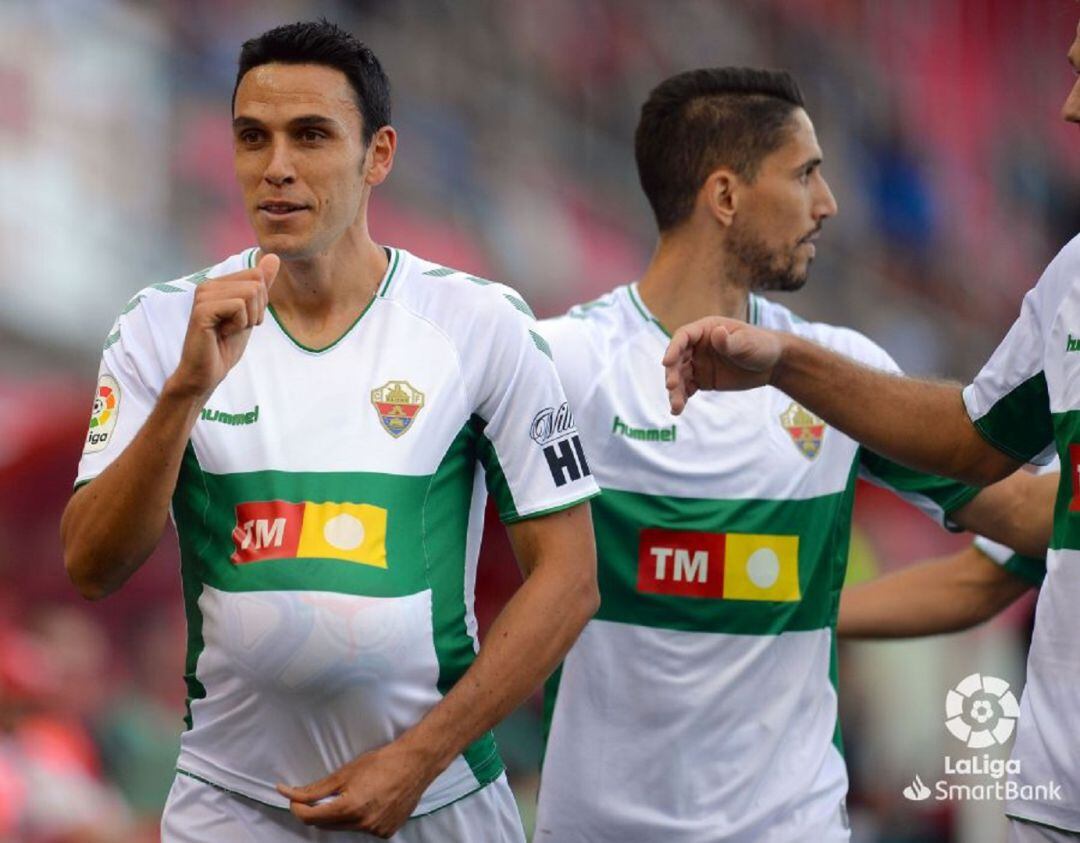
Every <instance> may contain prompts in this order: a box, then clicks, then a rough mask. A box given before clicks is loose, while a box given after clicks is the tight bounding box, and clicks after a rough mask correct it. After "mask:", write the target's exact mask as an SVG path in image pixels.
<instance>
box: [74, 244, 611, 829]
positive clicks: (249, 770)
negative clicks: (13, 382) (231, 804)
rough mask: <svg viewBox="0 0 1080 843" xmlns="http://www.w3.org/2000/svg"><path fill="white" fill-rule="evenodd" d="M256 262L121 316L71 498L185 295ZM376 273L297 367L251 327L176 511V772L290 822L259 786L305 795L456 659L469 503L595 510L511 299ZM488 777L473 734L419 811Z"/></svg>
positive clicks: (133, 419)
mask: <svg viewBox="0 0 1080 843" xmlns="http://www.w3.org/2000/svg"><path fill="white" fill-rule="evenodd" d="M254 252H255V250H253V249H249V250H248V251H246V252H244V253H242V254H240V255H236V256H234V257H231V258H229V259H228V260H226V261H225V262H223V263H221V264H218V265H217V266H215V267H213V268H212V269H210V270H208V271H204V272H201V273H198V274H197V275H195V276H191V277H189V278H185V279H183V280H180V281H174V282H170V283H167V284H159V285H156V286H154V287H149V288H147V289H145V290H143V291H142V292H141V293H139V294H138V295H137V296H136V297H135V299H133V300H132V302H131V304H129V305H128V307H127V308H126V309H125V311H124V313H123V314H122V315H121V316H120V318H119V320H118V321H117V325H116V326H115V328H114V330H113V331H112V333H111V334H110V335H109V338H108V339H107V341H106V344H105V350H104V354H103V360H102V364H101V371H100V381H99V385H98V392H97V396H96V399H95V406H94V414H93V418H92V420H91V428H90V432H89V433H88V435H87V443H86V450H85V453H84V456H83V459H82V462H81V463H80V466H79V477H78V479H79V482H83V481H87V480H90V479H92V478H93V477H95V476H96V475H97V474H99V473H100V472H101V471H102V470H103V469H104V468H105V467H106V466H107V465H108V464H109V463H110V462H111V461H112V460H114V459H116V457H117V456H118V455H119V454H120V453H121V452H122V451H123V450H124V448H125V446H126V445H127V444H128V443H129V442H130V441H131V440H132V438H133V437H134V436H135V434H136V433H137V431H138V430H139V428H140V426H141V425H142V424H143V422H144V421H145V420H146V418H147V416H148V415H149V413H150V411H151V409H152V408H153V407H154V404H155V402H156V400H157V397H158V395H159V393H160V391H161V388H162V385H163V384H164V382H165V379H166V377H167V376H168V375H170V374H171V373H172V372H173V371H174V370H175V368H176V366H177V364H178V362H179V359H180V351H181V347H182V343H183V339H184V334H185V331H186V328H187V323H188V318H189V314H190V311H191V306H192V300H193V291H194V290H195V287H196V286H197V285H198V284H199V283H201V282H202V281H203V280H205V279H206V278H213V277H215V276H219V275H223V274H226V273H230V272H235V271H237V270H239V269H241V268H243V267H246V266H251V265H252V264H253V261H254ZM388 254H389V258H390V264H389V268H388V270H387V273H386V276H385V278H384V279H383V280H382V282H381V284H380V285H379V288H378V292H377V295H376V296H375V297H374V299H373V300H372V302H371V304H370V305H369V306H368V307H367V309H366V310H365V311H364V312H363V314H361V316H360V317H359V318H358V319H357V321H356V322H355V323H354V324H353V325H352V327H351V328H350V329H349V330H348V331H347V332H346V333H345V335H344V336H342V337H341V338H340V339H339V340H338V341H337V342H335V343H334V344H332V345H330V346H328V347H326V348H323V349H313V348H307V347H305V346H304V345H302V344H300V343H298V342H297V341H296V340H295V339H293V338H292V337H290V336H289V334H288V332H287V331H286V330H285V329H284V327H283V326H282V325H281V324H280V323H279V322H278V321H277V318H276V316H273V315H270V316H268V317H267V319H266V322H265V323H264V324H263V325H262V326H260V327H257V328H255V329H254V331H253V332H252V334H251V338H250V342H249V343H248V346H247V349H246V351H245V352H244V355H243V357H242V358H241V359H240V361H239V363H237V365H236V366H235V368H233V369H232V371H230V372H229V374H228V376H227V377H226V378H225V379H224V380H223V381H222V382H221V384H220V385H219V386H218V388H217V389H216V390H215V391H214V393H213V395H211V396H210V399H209V400H208V402H207V404H206V407H205V409H204V410H203V411H202V413H201V417H200V419H199V420H198V422H197V423H196V425H195V428H194V430H193V431H192V434H191V440H190V442H189V444H188V447H187V450H186V453H185V455H184V459H183V465H182V467H181V469H180V477H179V480H178V483H177V487H176V492H175V494H174V496H173V501H172V514H173V519H174V521H175V523H176V528H177V532H178V534H179V539H180V550H181V558H182V571H181V573H182V579H183V591H184V602H185V605H186V609H187V619H188V654H187V667H186V679H187V686H188V694H189V698H188V719H187V722H188V726H189V728H188V730H187V731H186V732H185V733H184V735H183V737H182V739H181V747H180V758H179V762H178V767H179V769H180V771H181V772H183V773H186V774H188V775H191V776H194V777H197V778H200V779H204V780H205V781H207V782H210V783H212V784H214V785H217V786H219V787H222V788H226V789H228V790H231V791H235V792H237V793H241V794H244V795H246V796H249V797H251V798H253V799H257V800H259V801H261V802H265V803H268V804H270V805H278V806H282V807H284V806H287V800H285V799H284V798H282V797H281V796H280V795H279V794H278V793H277V791H276V790H275V789H274V785H275V784H276V783H277V782H285V783H292V784H302V783H307V782H311V781H314V780H316V779H320V778H322V777H324V776H325V775H327V774H328V773H330V772H331V771H333V770H336V769H337V768H339V767H340V766H341V765H343V764H345V763H346V762H348V761H350V760H352V759H353V758H355V757H356V756H358V755H360V754H361V753H363V752H365V751H367V750H370V749H373V748H375V747H379V746H382V745H383V744H385V743H387V742H389V741H391V740H393V739H394V738H396V737H397V736H398V735H400V734H401V733H402V732H403V731H404V730H406V729H407V728H409V727H410V726H412V725H414V724H415V723H417V722H418V721H419V720H420V719H421V718H422V717H423V715H424V714H425V713H426V712H427V711H428V710H429V709H430V708H431V707H432V706H433V705H435V704H436V703H437V702H438V701H439V700H440V699H441V698H442V695H443V694H445V693H446V692H447V691H448V690H449V688H450V687H452V686H453V685H454V683H455V682H457V680H458V679H460V678H461V676H462V674H463V673H464V672H465V670H466V669H467V668H468V667H469V666H470V664H472V662H473V659H474V655H475V653H476V650H477V639H476V621H475V618H474V615H473V587H474V584H475V577H476V559H477V552H478V549H479V545H480V536H481V531H482V526H483V511H484V503H485V500H486V495H487V491H490V492H491V493H492V495H494V497H495V500H496V502H497V504H498V510H499V513H500V516H501V518H502V519H503V520H504V521H506V522H512V521H516V520H519V519H523V518H530V517H534V516H538V515H542V514H544V513H547V512H551V511H553V510H558V509H562V508H565V507H569V506H572V505H574V504H577V503H579V502H581V501H582V500H584V499H586V498H588V497H590V496H592V495H594V494H595V493H596V491H597V490H596V485H595V483H594V481H593V479H592V477H591V475H590V472H589V467H588V463H587V461H586V459H585V456H584V453H583V451H582V448H581V443H580V439H579V437H578V435H577V432H576V431H575V430H574V428H573V426H572V424H570V423H568V421H567V419H568V417H569V414H568V412H567V410H566V408H565V404H566V398H565V396H564V394H563V390H562V387H561V385H560V383H559V379H558V375H557V374H556V371H555V367H554V365H553V364H552V361H551V358H550V351H549V349H548V347H547V344H546V343H545V342H544V340H543V339H542V338H541V337H540V335H539V334H537V333H536V332H535V330H534V328H535V325H534V322H533V318H532V315H531V314H530V313H529V309H528V306H527V305H526V304H525V302H524V301H522V300H521V299H520V298H519V297H518V296H517V294H516V293H514V291H513V290H511V289H509V288H508V287H505V286H503V285H501V284H494V283H491V282H488V281H485V280H484V279H481V278H475V277H471V276H468V275H466V274H464V273H460V272H456V271H454V270H452V269H447V268H445V267H440V266H437V265H435V264H432V263H429V262H427V261H424V260H421V259H420V258H417V257H415V256H413V255H410V254H409V253H408V252H405V251H402V250H399V249H391V250H388ZM271 314H272V311H271ZM560 408H563V410H562V413H561V415H560V412H559V409H560ZM545 420H547V422H549V423H550V424H547V426H545V424H546V422H545ZM541 428H542V429H543V432H544V435H538V433H537V430H538V429H541ZM485 486H486V490H485ZM502 769H503V765H502V762H501V760H500V759H499V756H498V753H497V752H496V749H495V744H494V741H493V740H492V737H491V735H490V734H488V735H485V736H484V737H482V738H481V739H479V740H478V741H476V742H475V743H474V744H472V745H471V746H470V747H469V748H468V749H467V750H466V751H465V752H464V753H463V754H462V755H461V756H460V757H458V758H457V759H456V760H455V761H454V762H453V763H451V765H450V766H449V767H448V768H447V770H446V771H445V772H443V773H442V774H441V775H440V776H439V777H438V778H437V779H435V781H434V782H433V783H432V784H431V786H430V787H429V788H428V789H427V791H425V793H424V795H423V797H422V798H421V800H420V803H419V805H418V806H417V808H416V812H415V815H421V814H425V813H427V812H430V811H433V810H435V809H437V808H439V807H441V806H443V805H446V804H448V803H450V802H453V801H454V800H456V799H460V798H461V797H463V796H465V795H467V794H469V793H470V792H472V791H475V790H477V789H478V788H480V787H482V786H483V785H485V784H487V783H489V782H491V781H493V780H494V779H495V778H496V777H497V776H498V775H499V773H500V772H501V771H502Z"/></svg>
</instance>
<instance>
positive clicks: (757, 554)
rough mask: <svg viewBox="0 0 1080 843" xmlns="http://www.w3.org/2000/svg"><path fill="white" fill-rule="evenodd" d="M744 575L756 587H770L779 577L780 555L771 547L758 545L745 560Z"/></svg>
mask: <svg viewBox="0 0 1080 843" xmlns="http://www.w3.org/2000/svg"><path fill="white" fill-rule="evenodd" d="M746 575H747V576H748V577H750V582H752V583H753V584H754V585H756V586H757V587H758V588H772V587H773V586H774V585H776V581H777V579H779V577H780V557H778V556H777V555H776V551H775V550H773V549H772V548H771V547H759V548H758V549H757V550H755V551H754V552H753V553H751V554H750V558H749V559H747V560H746Z"/></svg>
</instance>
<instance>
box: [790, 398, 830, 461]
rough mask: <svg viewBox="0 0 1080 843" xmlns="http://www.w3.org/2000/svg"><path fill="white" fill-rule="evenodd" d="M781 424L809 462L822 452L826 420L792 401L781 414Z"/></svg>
mask: <svg viewBox="0 0 1080 843" xmlns="http://www.w3.org/2000/svg"><path fill="white" fill-rule="evenodd" d="M780 424H781V426H782V427H783V428H784V430H786V431H787V432H788V436H790V437H791V441H792V442H793V443H794V445H795V447H796V448H798V449H799V453H800V454H802V455H803V456H804V457H806V458H807V459H808V460H812V459H814V457H816V456H817V455H818V453H819V452H820V451H821V443H822V442H824V441H825V428H826V427H827V425H826V424H825V421H824V419H820V418H818V417H817V416H815V415H814V414H813V413H811V412H810V411H809V410H807V409H806V408H805V407H803V406H802V405H801V404H796V403H795V402H794V401H792V402H791V406H789V407H788V408H787V409H786V410H784V412H782V413H781V414H780Z"/></svg>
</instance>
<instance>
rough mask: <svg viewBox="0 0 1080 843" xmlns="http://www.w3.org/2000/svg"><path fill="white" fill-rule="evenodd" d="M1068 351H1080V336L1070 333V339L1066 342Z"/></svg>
mask: <svg viewBox="0 0 1080 843" xmlns="http://www.w3.org/2000/svg"><path fill="white" fill-rule="evenodd" d="M1065 350H1066V351H1080V337H1074V336H1073V335H1072V334H1069V339H1068V340H1067V341H1066V342H1065Z"/></svg>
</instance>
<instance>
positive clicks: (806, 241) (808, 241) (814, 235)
mask: <svg viewBox="0 0 1080 843" xmlns="http://www.w3.org/2000/svg"><path fill="white" fill-rule="evenodd" d="M819 234H821V226H820V225H819V226H818V227H817V228H815V229H814V230H813V231H811V232H810V233H809V234H807V235H806V236H805V237H803V238H801V239H800V240H799V242H798V243H796V244H795V245H796V246H809V247H810V257H814V255H815V254H817V246H815V245H814V241H815V240H817V239H818V235H819Z"/></svg>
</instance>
